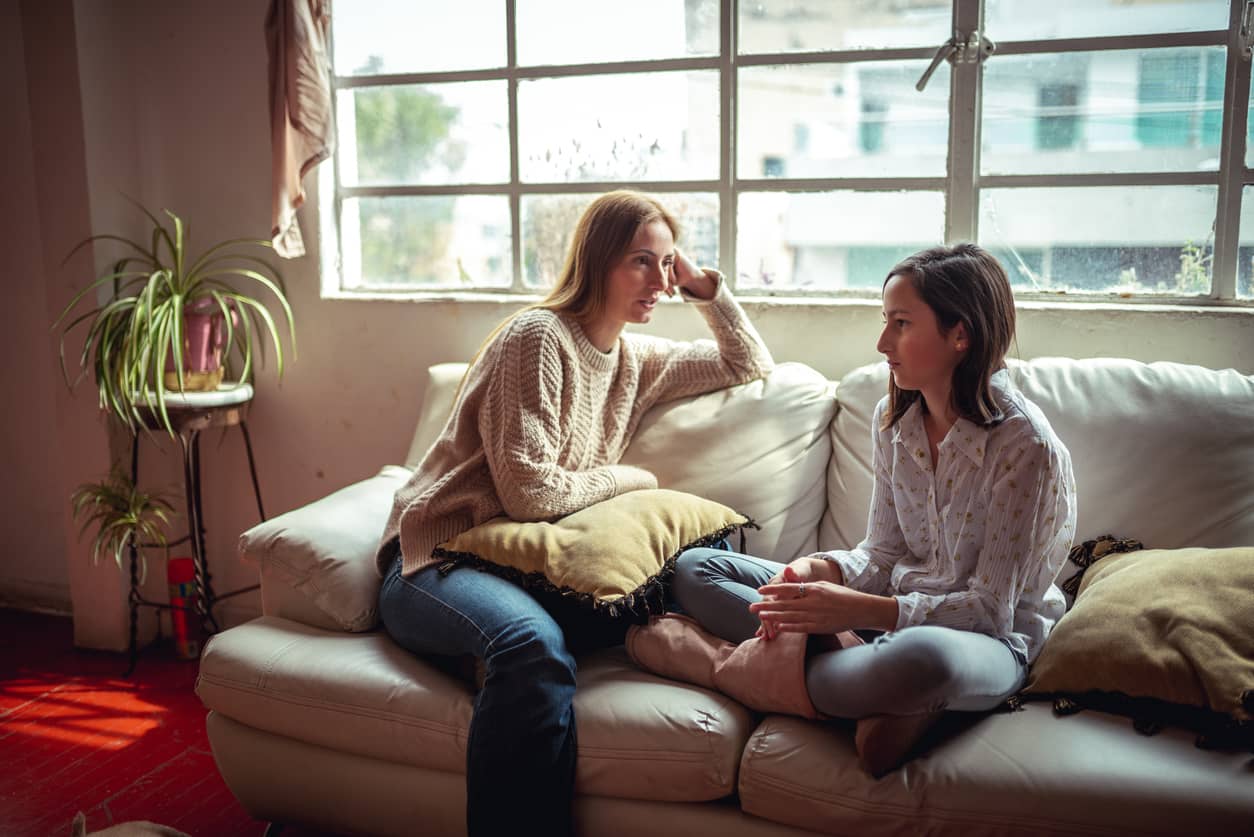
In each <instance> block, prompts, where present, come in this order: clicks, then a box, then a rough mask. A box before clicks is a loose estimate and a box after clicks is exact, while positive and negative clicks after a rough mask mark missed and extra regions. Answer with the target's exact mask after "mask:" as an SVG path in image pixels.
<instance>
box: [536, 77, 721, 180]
mask: <svg viewBox="0 0 1254 837" xmlns="http://www.w3.org/2000/svg"><path fill="white" fill-rule="evenodd" d="M518 125H519V128H518V144H519V154H518V156H519V171H520V174H521V177H522V180H523V181H525V182H531V183H580V182H586V181H590V180H611V181H617V180H623V181H627V180H713V179H714V178H716V177H718V155H719V137H718V125H719V97H718V74H717V73H716V72H713V71H708V72H672V73H637V74H631V75H625V74H624V75H604V76H581V77H576V78H556V79H537V80H535V81H523V82H521V83H520V84H519V85H518Z"/></svg>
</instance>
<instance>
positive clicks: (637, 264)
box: [605, 221, 675, 327]
mask: <svg viewBox="0 0 1254 837" xmlns="http://www.w3.org/2000/svg"><path fill="white" fill-rule="evenodd" d="M674 261H675V237H674V236H673V235H672V234H671V228H670V227H668V226H667V225H666V222H665V221H653V222H652V223H649V224H642V225H641V226H640V229H638V230H636V235H635V237H634V238H633V239H632V240H631V244H630V245H629V246H628V247H627V252H626V253H625V254H624V255H623V257H622V258H621V259H620V260H619V262H618V264H617V265H616V266H615V267H614V269H613V270H611V271H610V275H609V279H608V286H607V288H606V294H605V321H606V322H607V323H615V324H617V325H619V326H620V327H621V326H622V325H625V324H626V323H647V322H648V321H649V318H650V317H651V316H652V314H653V307H654V306H655V305H657V303H658V299H659V298H660V297H661V295H662V294H664V293H666V289H667V288H668V287H669V285H670V281H671V276H672V273H671V265H672V264H673V263H674Z"/></svg>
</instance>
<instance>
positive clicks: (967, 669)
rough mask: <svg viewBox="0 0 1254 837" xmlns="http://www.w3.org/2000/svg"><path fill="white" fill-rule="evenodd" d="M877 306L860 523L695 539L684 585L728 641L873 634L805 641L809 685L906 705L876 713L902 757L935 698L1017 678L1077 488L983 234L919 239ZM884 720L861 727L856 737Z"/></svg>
mask: <svg viewBox="0 0 1254 837" xmlns="http://www.w3.org/2000/svg"><path fill="white" fill-rule="evenodd" d="M883 304H884V309H883V317H884V329H883V332H882V333H881V335H880V338H879V342H878V344H877V346H876V348H877V350H878V351H879V352H881V353H882V354H883V355H884V356H885V357H886V358H887V361H888V367H889V371H890V380H889V388H888V395H887V396H886V397H885V398H884V399H883V400H881V401H880V403H879V405H878V406H877V407H876V410H875V418H874V420H873V424H872V427H873V433H874V438H873V442H874V450H873V471H874V487H873V490H872V495H871V511H870V521H869V525H868V532H867V535H866V538H865V539H864V540H863V541H862V542H861V543H860V544H858V546H857V547H856V548H854V549H852V550H835V551H831V552H820V553H816V554H813V555H807V556H803V557H801V558H797V559H796V560H794V561H792V562H791V563H789V564H788V565H787V566H783V565H780V564H777V563H775V562H772V561H764V560H761V559H757V558H752V557H749V556H743V555H738V554H736V553H730V552H726V551H721V550H712V549H699V550H690V551H689V552H686V553H684V555H683V556H681V557H680V559H679V562H678V566H677V571H676V579H675V582H674V595H675V598H676V600H677V602H678V603H679V605H680V607H682V608H683V609H684V610H686V611H687V612H688V613H689V614H691V615H692V616H693V617H694V618H695V619H697V621H699V622H700V623H701V624H702V625H703V626H704V627H705V628H706V629H708V630H709V631H711V632H712V633H714V634H717V635H719V636H721V637H723V638H724V639H727V640H730V641H732V642H740V641H743V640H745V639H748V638H750V637H753V636H761V637H764V638H765V639H766V640H768V641H769V640H770V639H772V638H774V637H776V636H778V635H779V634H780V633H782V632H791V633H804V634H811V635H820V636H830V635H833V634H836V633H838V632H841V631H849V630H853V631H859V632H862V633H863V636H864V637H869V636H874V639H873V640H872V641H871V642H869V643H868V644H865V645H855V646H852V647H847V648H843V649H836V650H830V651H825V652H823V653H818V654H815V655H813V656H811V657H810V659H809V660H808V661H807V664H806V688H807V691H808V692H809V697H810V699H811V701H812V702H813V704H814V706H815V708H816V709H817V710H818V711H819V712H822V713H824V714H826V715H829V716H833V717H841V718H867V717H868V716H872V715H878V714H886V715H891V716H907V718H906V719H904V720H903V721H900V722H894V723H892V724H888V725H887V726H883V725H881V729H883V730H891V731H885V732H882V733H881V734H883V735H885V736H889V737H891V738H894V739H896V743H895V744H894V745H893V746H892V748H890V749H895V750H898V751H899V752H894V753H892V754H886V757H890V760H891V759H895V758H899V757H900V756H902V755H904V751H901V750H902V748H908V745H909V744H910V743H911V742H913V740H914V739H915V738H916V737H917V736H918V735H919V734H921V733H922V731H923V729H924V728H926V726H927V725H928V723H930V721H931V720H932V719H934V717H935V713H936V712H937V711H938V710H941V709H946V708H947V709H956V710H966V711H978V710H986V709H990V708H992V707H995V706H997V705H998V704H999V703H1001V702H1002V701H1004V700H1005V699H1006V698H1007V697H1008V696H1010V695H1012V694H1014V693H1015V692H1017V691H1018V690H1019V688H1020V687H1021V686H1022V684H1023V681H1024V678H1025V676H1026V672H1027V666H1028V664H1029V663H1030V662H1031V661H1032V660H1033V659H1034V658H1035V657H1036V655H1037V653H1038V652H1039V651H1040V649H1041V645H1042V644H1043V643H1044V641H1045V637H1046V636H1047V635H1048V634H1049V631H1050V628H1051V627H1052V626H1053V625H1054V623H1055V622H1056V621H1057V620H1058V618H1059V617H1061V616H1062V614H1063V610H1064V600H1063V596H1062V593H1061V591H1060V590H1059V589H1058V588H1057V587H1056V586H1055V585H1054V583H1053V582H1054V578H1055V577H1056V576H1057V574H1058V571H1059V569H1060V568H1061V566H1062V563H1063V559H1064V558H1065V557H1066V555H1067V552H1068V550H1069V549H1070V547H1071V542H1072V539H1073V535H1074V528H1075V513H1076V503H1075V483H1074V479H1073V477H1072V473H1071V459H1070V455H1069V454H1068V452H1067V449H1066V447H1065V446H1064V445H1063V443H1062V442H1061V441H1060V440H1059V439H1058V437H1057V436H1055V435H1054V432H1053V430H1052V429H1051V428H1050V426H1049V422H1048V421H1046V419H1045V416H1044V415H1043V414H1042V413H1041V411H1040V410H1039V409H1038V408H1037V407H1036V405H1034V404H1032V403H1031V402H1030V401H1028V400H1027V399H1026V398H1024V397H1023V395H1022V394H1021V393H1019V392H1018V391H1017V390H1016V389H1015V388H1014V387H1013V386H1012V385H1011V383H1010V380H1009V377H1008V373H1007V371H1006V369H1005V365H1006V364H1005V357H1006V352H1007V350H1008V349H1009V346H1010V342H1011V340H1012V339H1013V337H1014V327H1015V309H1014V297H1013V295H1012V293H1011V290H1010V283H1009V281H1008V280H1007V277H1006V273H1005V270H1004V269H1003V268H1002V266H1001V265H1000V264H998V262H997V260H996V259H994V258H993V257H992V256H991V255H989V254H988V253H987V252H985V251H984V250H982V249H980V248H979V247H977V246H975V245H972V244H963V245H959V246H957V247H952V248H951V247H937V248H934V249H931V250H926V251H923V252H921V253H918V254H916V255H914V256H912V257H910V258H908V259H906V260H905V261H903V262H901V263H900V264H898V265H897V266H896V267H894V268H893V270H892V272H891V273H890V274H889V276H888V278H887V280H886V281H885V283H884V292H883ZM868 631H869V632H872V633H870V634H867V633H866V632H868ZM875 729H876V725H874V724H872V725H861V724H860V725H859V741H858V743H859V751H860V752H862V751H863V750H864V748H867V747H869V746H870V744H871V743H872V742H869V741H868V740H866V737H867V736H868V735H874V734H875V732H874V730H875ZM877 749H878V748H877ZM865 755H866V754H865V753H864V757H865ZM889 766H892V765H889ZM878 767H879V768H882V767H883V763H882V761H881V763H880V764H879V765H878ZM873 772H882V770H880V769H874V768H873Z"/></svg>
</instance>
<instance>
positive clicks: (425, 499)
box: [378, 274, 774, 574]
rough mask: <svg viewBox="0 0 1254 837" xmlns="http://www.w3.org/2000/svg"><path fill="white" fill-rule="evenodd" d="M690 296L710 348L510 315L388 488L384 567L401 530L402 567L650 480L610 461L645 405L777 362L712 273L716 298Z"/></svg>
mask: <svg viewBox="0 0 1254 837" xmlns="http://www.w3.org/2000/svg"><path fill="white" fill-rule="evenodd" d="M715 275H716V274H715ZM687 299H688V300H689V301H690V302H695V303H696V304H697V306H698V309H699V310H700V311H701V313H702V315H703V316H704V317H705V319H706V322H707V323H708V324H709V326H710V330H711V331H712V332H713V333H714V337H715V340H716V341H717V344H716V343H713V342H711V341H709V340H698V341H695V342H692V343H681V342H676V341H672V340H664V339H661V338H658V337H650V336H646V335H640V334H628V333H624V334H623V335H622V336H620V337H619V339H618V343H617V345H616V346H614V348H613V349H611V350H610V351H609V352H608V353H606V352H601V351H600V350H598V349H597V348H596V347H595V346H593V345H592V343H590V342H589V341H588V338H587V337H586V336H585V334H584V331H583V329H582V328H581V327H580V326H579V324H578V323H577V322H575V321H574V320H573V319H571V318H569V317H567V316H566V315H564V314H556V313H554V312H552V311H547V310H542V309H532V310H528V311H524V312H523V313H521V314H520V315H518V316H517V317H515V318H514V319H513V320H511V321H510V322H509V324H508V325H507V326H506V327H505V329H504V330H502V331H501V333H500V334H498V335H497V336H496V338H495V339H494V340H493V341H492V342H491V343H490V344H489V345H488V346H487V347H486V348H485V349H484V351H483V353H482V354H481V356H480V358H479V360H478V362H477V363H475V364H474V365H473V366H472V367H471V368H470V369H469V370H468V372H467V373H466V379H465V380H464V381H463V382H462V388H461V392H460V393H459V395H458V399H457V402H456V404H454V406H453V412H452V415H451V416H450V417H449V421H448V423H447V424H446V425H445V426H444V430H443V431H442V432H441V434H440V437H439V438H438V439H437V440H436V442H435V444H434V445H432V447H431V449H430V450H429V451H427V454H426V456H425V457H423V459H422V462H421V463H419V465H418V469H417V470H416V471H415V472H414V476H413V477H412V478H411V479H410V481H409V482H408V483H406V484H405V485H404V486H403V487H402V488H401V489H400V490H399V491H397V492H396V499H395V501H394V503H393V506H392V514H391V516H390V517H389V518H388V523H387V526H386V528H385V529H384V532H383V540H382V543H381V544H380V549H379V552H378V563H379V572H380V574H382V573H385V572H386V571H387V566H385V564H386V562H387V560H388V559H389V558H390V557H391V556H394V555H395V552H394V551H393V549H392V543H393V541H394V540H395V539H396V538H397V537H399V538H400V545H401V554H402V555H403V556H404V567H403V570H402V571H403V572H404V573H405V574H409V573H413V572H416V571H417V570H419V569H421V568H423V567H425V566H428V565H430V564H432V563H434V561H435V559H434V558H432V557H431V551H432V550H433V549H434V548H435V547H436V546H437V545H438V544H440V543H442V542H444V541H446V540H448V539H450V538H452V537H454V536H456V535H459V534H461V533H462V532H465V531H466V530H468V529H471V528H473V527H474V526H477V525H478V524H480V523H482V522H484V521H485V520H489V519H490V518H493V517H496V516H498V515H502V514H504V515H508V516H509V517H511V518H513V519H514V520H520V521H535V520H551V519H554V518H558V517H562V516H564V515H567V514H570V513H571V512H575V511H578V510H579V509H582V508H585V507H587V506H590V505H592V504H593V503H596V502H599V501H601V500H606V499H609V498H610V497H614V496H616V495H618V494H622V493H624V492H627V491H635V490H637V489H642V488H656V487H657V480H656V479H655V478H654V476H653V475H652V474H651V473H649V472H648V471H644V470H642V469H640V468H633V467H631V466H629V465H620V464H618V460H619V459H620V458H621V457H622V455H623V451H624V450H626V448H627V444H628V443H629V442H630V441H631V437H632V434H633V433H634V432H635V430H636V426H637V425H638V424H639V422H640V418H641V416H642V415H644V413H645V411H646V410H648V409H649V408H650V407H652V406H653V405H654V404H657V403H660V402H663V401H667V400H670V399H674V398H681V397H683V396H686V395H694V394H697V393H702V392H709V391H711V390H715V389H720V388H722V387H728V386H732V385H735V384H741V383H744V382H746V381H751V380H754V379H755V378H760V377H762V376H764V375H765V374H767V373H768V372H769V371H770V370H771V368H772V367H773V365H774V364H773V362H772V360H771V355H770V352H769V350H768V349H767V348H766V346H765V344H763V343H762V339H761V338H760V337H759V336H758V334H757V332H756V331H755V330H754V328H753V326H752V325H751V324H750V323H749V320H748V319H747V318H746V317H745V314H744V311H742V310H741V308H740V306H739V305H738V304H737V303H736V301H735V300H734V299H733V298H732V296H731V294H730V293H728V291H727V290H726V286H725V283H724V282H722V281H721V279H720V280H719V282H718V290H717V292H716V293H715V296H714V298H713V299H711V300H709V301H702V300H696V299H694V298H693V297H688V298H687Z"/></svg>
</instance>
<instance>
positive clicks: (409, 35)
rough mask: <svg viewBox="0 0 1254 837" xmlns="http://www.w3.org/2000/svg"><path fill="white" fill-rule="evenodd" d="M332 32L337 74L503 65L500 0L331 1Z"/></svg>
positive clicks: (431, 70)
mask: <svg viewBox="0 0 1254 837" xmlns="http://www.w3.org/2000/svg"><path fill="white" fill-rule="evenodd" d="M331 30H332V31H331V40H332V43H333V45H334V50H335V53H334V57H333V60H334V63H335V72H336V74H337V75H341V76H358V75H375V74H379V73H421V72H439V71H444V70H477V69H484V68H489V67H504V66H505V4H504V3H502V2H501V0H458V1H457V2H456V3H448V2H445V0H335V13H334V15H332V17H331Z"/></svg>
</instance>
